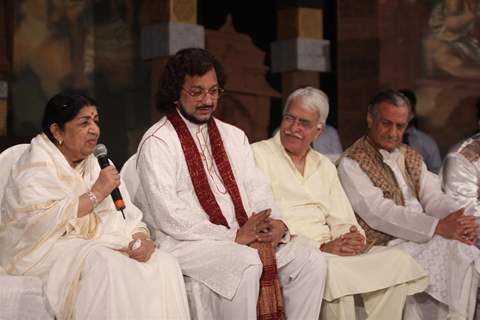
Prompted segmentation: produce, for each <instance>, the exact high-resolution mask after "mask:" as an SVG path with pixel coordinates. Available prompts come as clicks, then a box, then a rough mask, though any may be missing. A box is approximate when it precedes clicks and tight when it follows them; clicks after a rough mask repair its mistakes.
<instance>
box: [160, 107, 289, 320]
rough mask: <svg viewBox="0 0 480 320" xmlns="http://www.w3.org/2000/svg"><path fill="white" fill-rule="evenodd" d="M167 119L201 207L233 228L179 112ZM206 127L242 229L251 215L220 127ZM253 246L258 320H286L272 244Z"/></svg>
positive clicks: (211, 123) (214, 219)
mask: <svg viewBox="0 0 480 320" xmlns="http://www.w3.org/2000/svg"><path fill="white" fill-rule="evenodd" d="M166 116H167V118H168V120H169V121H170V122H171V123H172V125H173V127H174V129H175V131H176V132H177V135H178V138H179V139H180V143H181V145H182V150H183V154H184V156H185V161H186V162H187V167H188V172H189V173H190V179H191V180H192V184H193V188H194V190H195V194H196V195H197V198H198V200H199V202H200V205H201V206H202V208H203V210H205V212H206V213H207V214H208V217H209V219H210V221H211V222H212V223H214V224H219V225H223V226H225V227H227V228H230V227H229V226H228V223H227V220H226V219H225V216H224V215H223V213H222V210H221V209H220V206H219V205H218V203H217V200H216V199H215V195H214V194H213V192H212V190H211V189H210V185H209V184H208V178H207V174H206V172H205V168H204V166H203V162H202V158H201V156H200V152H199V151H198V148H197V146H196V144H195V141H194V140H193V137H192V135H191V134H190V131H189V130H188V128H187V125H186V124H185V122H184V121H183V119H182V118H181V117H180V115H179V114H178V112H177V111H174V112H169V113H167V114H166ZM207 125H208V136H209V138H210V145H211V148H212V154H213V159H214V160H215V165H216V166H217V168H218V171H219V172H220V176H221V178H222V180H223V184H224V185H225V188H226V189H227V192H228V194H229V195H230V197H231V199H232V202H233V206H234V208H235V217H236V219H237V222H238V224H239V226H240V227H241V226H243V224H244V223H245V222H246V221H247V220H248V216H247V213H246V211H245V208H244V206H243V202H242V198H241V196H240V191H239V189H238V186H237V182H236V180H235V176H234V175H233V171H232V167H231V166H230V161H229V160H228V156H227V153H226V151H225V147H224V145H223V141H222V137H221V136H220V132H219V131H218V127H217V124H216V122H215V120H214V119H213V117H212V118H210V120H209V121H208V123H207ZM250 246H251V247H252V248H255V249H257V250H258V254H259V256H260V260H261V261H262V264H263V272H262V276H261V278H260V294H259V297H258V302H257V318H258V319H262V320H277V319H283V318H284V317H283V298H282V291H281V287H280V281H279V279H278V271H277V263H276V260H275V251H274V249H273V247H272V244H271V243H265V242H258V241H255V242H254V243H252V244H250Z"/></svg>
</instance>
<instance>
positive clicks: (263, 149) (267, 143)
mask: <svg viewBox="0 0 480 320" xmlns="http://www.w3.org/2000/svg"><path fill="white" fill-rule="evenodd" d="M274 147H275V145H274V142H273V138H270V139H265V140H260V141H257V142H254V143H252V149H253V151H254V152H255V153H267V152H270V151H271V150H272V149H274Z"/></svg>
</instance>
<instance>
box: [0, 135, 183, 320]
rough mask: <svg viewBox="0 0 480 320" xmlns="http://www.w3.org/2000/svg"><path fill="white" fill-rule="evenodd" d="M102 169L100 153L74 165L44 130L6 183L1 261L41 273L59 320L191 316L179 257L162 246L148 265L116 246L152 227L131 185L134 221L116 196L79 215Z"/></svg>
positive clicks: (21, 271)
mask: <svg viewBox="0 0 480 320" xmlns="http://www.w3.org/2000/svg"><path fill="white" fill-rule="evenodd" d="M99 172H100V167H99V165H98V162H97V160H96V159H95V157H93V155H91V156H89V157H88V158H87V159H86V160H84V161H82V162H81V163H80V164H79V165H78V166H77V167H76V168H75V169H73V168H71V167H70V165H69V163H68V162H67V160H66V159H65V157H64V156H63V155H62V154H61V153H60V151H59V150H58V149H57V147H55V146H54V145H53V143H52V142H50V141H49V140H48V138H47V137H46V136H45V135H44V134H41V135H38V136H37V137H35V138H34V139H33V140H32V142H31V145H30V147H29V148H28V149H27V151H26V152H25V153H24V154H23V155H22V156H21V157H20V159H19V160H18V162H17V163H16V164H15V165H14V166H13V168H12V171H11V174H10V177H9V180H8V182H7V185H6V188H5V195H4V197H3V202H2V225H1V226H0V264H1V265H2V266H3V267H4V268H5V269H6V271H7V272H8V273H10V274H14V275H35V276H39V277H41V278H42V279H43V280H44V281H45V283H46V294H47V297H48V301H49V303H50V306H51V307H52V310H53V311H54V313H55V315H56V317H57V318H58V319H65V318H67V319H68V318H70V317H75V316H77V317H83V316H85V315H88V318H91V319H101V318H115V317H118V316H120V315H122V316H123V317H128V316H130V317H138V318H149V317H150V318H172V319H185V318H188V317H189V314H188V305H187V302H186V296H185V290H184V284H183V281H182V280H183V279H182V276H181V272H180V269H179V267H178V264H177V262H176V261H175V259H174V258H173V257H171V256H170V255H168V254H166V253H162V252H159V251H157V252H156V253H155V254H154V255H153V256H152V258H151V259H150V260H149V261H148V262H147V263H140V262H137V261H135V260H132V259H130V258H128V257H127V256H125V255H124V254H122V253H120V252H118V251H116V250H115V249H121V248H126V247H127V245H128V243H129V242H130V241H131V240H132V238H131V235H132V234H133V233H136V232H144V233H148V230H147V229H146V227H145V225H144V224H143V223H142V222H141V219H142V213H141V212H140V211H139V210H138V209H137V208H136V207H135V206H133V204H132V203H131V202H130V200H129V197H128V194H127V192H126V191H125V189H123V187H120V188H121V191H122V194H123V196H124V200H125V203H126V209H125V215H126V217H127V219H126V220H124V219H123V218H122V216H121V214H120V213H119V212H117V211H116V210H115V208H114V205H113V202H112V201H111V199H110V197H108V198H106V199H105V200H104V201H102V202H101V203H99V205H98V206H97V208H96V209H95V210H94V212H92V213H90V214H88V215H86V216H84V217H82V218H77V217H76V215H77V208H78V198H79V196H80V195H82V194H83V193H85V192H86V191H88V190H90V188H91V187H92V185H93V184H94V182H95V181H96V179H97V177H98V175H99ZM99 256H101V258H98V257H99ZM99 262H102V263H101V264H99V265H98V263H99ZM91 265H96V266H97V267H96V268H89V266H91ZM96 284H97V285H98V286H97V285H96ZM98 290H99V291H98ZM127 296H128V298H127V300H128V302H125V299H126V297H127ZM153 300H155V303H152V301H153ZM157 300H158V301H157Z"/></svg>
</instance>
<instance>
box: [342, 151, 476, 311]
mask: <svg viewBox="0 0 480 320" xmlns="http://www.w3.org/2000/svg"><path fill="white" fill-rule="evenodd" d="M380 154H381V155H382V157H383V162H384V163H385V164H386V165H388V166H389V167H390V168H391V170H392V172H393V173H394V176H395V179H396V181H397V183H398V185H399V188H400V189H401V192H402V195H403V197H404V199H405V206H399V205H396V204H395V203H394V202H393V200H390V199H387V198H385V197H384V195H383V192H382V190H381V189H380V188H377V187H375V186H374V185H373V183H372V181H371V180H370V178H369V177H368V176H367V174H366V173H365V172H364V171H363V170H362V169H361V167H360V166H359V164H358V163H357V162H356V161H354V160H352V159H350V158H348V157H343V158H341V161H340V164H339V167H338V174H339V177H340V181H341V183H342V185H343V188H344V190H345V192H346V194H347V196H348V198H349V199H350V202H351V204H352V207H353V209H354V210H355V212H356V213H357V214H358V215H360V216H361V217H362V218H363V219H364V220H365V221H366V222H367V223H369V225H370V226H371V227H373V228H374V229H376V230H379V231H382V232H384V233H387V234H390V235H392V236H394V237H396V238H397V239H395V240H392V241H390V242H389V244H388V245H389V246H394V247H396V248H399V249H401V250H403V251H405V252H407V253H409V254H410V255H412V256H413V257H414V258H415V260H416V261H417V262H418V263H419V264H420V265H421V266H422V267H423V268H424V269H425V270H426V271H427V273H428V275H429V278H430V281H429V285H428V287H427V290H426V292H427V293H428V294H429V295H430V296H431V297H433V298H434V299H435V300H437V301H439V302H440V303H442V304H443V305H445V306H446V307H447V312H448V319H471V318H472V317H473V312H474V309H475V298H476V290H477V283H478V272H479V270H480V251H479V250H478V249H477V248H476V247H475V246H468V245H466V244H463V243H461V242H459V241H456V240H448V239H445V238H442V237H440V236H436V235H434V232H435V229H436V226H437V224H438V221H439V219H441V218H444V217H446V216H447V215H448V214H449V213H451V212H453V211H455V210H457V209H459V208H460V206H459V205H458V204H457V203H455V202H454V201H453V200H452V199H451V198H450V197H448V196H447V195H445V194H444V193H443V192H442V191H441V188H440V187H441V185H440V181H439V178H438V176H437V175H435V174H433V173H431V172H429V171H428V170H427V169H426V166H425V164H424V163H422V171H421V178H420V191H419V194H418V198H416V197H415V193H414V191H413V188H412V186H410V185H409V184H408V183H407V181H408V179H406V178H405V176H406V174H405V167H404V163H405V161H404V156H403V154H402V153H401V152H399V150H398V149H396V150H395V151H393V152H387V151H386V150H380Z"/></svg>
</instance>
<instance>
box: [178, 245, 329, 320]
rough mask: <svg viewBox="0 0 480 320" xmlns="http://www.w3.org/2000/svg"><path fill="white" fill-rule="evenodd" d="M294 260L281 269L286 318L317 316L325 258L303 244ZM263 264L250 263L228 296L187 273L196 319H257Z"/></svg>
mask: <svg viewBox="0 0 480 320" xmlns="http://www.w3.org/2000/svg"><path fill="white" fill-rule="evenodd" d="M296 253H297V254H296V257H295V259H294V260H292V261H290V262H289V263H287V264H286V265H284V266H282V267H281V268H280V269H279V270H278V272H279V278H280V283H281V286H282V291H283V299H284V303H285V316H286V318H287V319H292V320H297V319H314V320H316V319H318V317H319V315H320V308H321V303H322V298H323V290H324V286H325V277H326V271H327V270H326V268H327V264H326V260H325V258H324V256H323V255H322V254H321V252H320V251H319V250H318V249H316V248H311V247H308V246H305V247H301V248H300V249H299V250H297V252H296ZM261 274H262V266H261V265H253V266H250V267H248V268H247V269H246V270H245V271H244V273H243V275H242V280H241V282H240V286H239V287H238V289H237V291H236V293H235V295H234V297H233V298H232V299H231V300H229V299H225V298H223V297H222V296H220V295H218V294H216V293H215V292H213V291H212V290H210V289H209V288H208V287H207V286H205V285H203V284H202V283H200V282H198V281H195V280H193V279H191V278H188V277H186V278H185V279H186V281H185V282H186V288H187V293H188V298H189V303H190V311H191V314H192V318H193V319H198V320H211V319H218V320H221V319H228V320H230V319H231V320H237V319H238V320H246V319H248V320H256V319H257V298H258V293H259V289H260V288H259V281H260V276H261Z"/></svg>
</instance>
